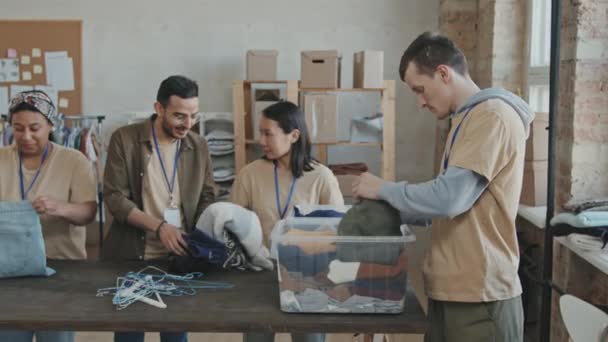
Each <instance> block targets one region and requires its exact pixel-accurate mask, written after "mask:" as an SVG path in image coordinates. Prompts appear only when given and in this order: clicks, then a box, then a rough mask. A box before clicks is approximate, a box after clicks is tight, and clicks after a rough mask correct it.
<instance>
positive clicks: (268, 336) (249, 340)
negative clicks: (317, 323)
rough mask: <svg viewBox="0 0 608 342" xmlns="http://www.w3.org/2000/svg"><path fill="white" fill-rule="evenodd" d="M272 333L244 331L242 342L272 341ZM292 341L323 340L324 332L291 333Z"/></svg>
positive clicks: (319, 341) (318, 341)
mask: <svg viewBox="0 0 608 342" xmlns="http://www.w3.org/2000/svg"><path fill="white" fill-rule="evenodd" d="M273 341H274V333H267V332H253V333H244V334H243V342H273ZM291 341H292V342H325V334H315V333H306V334H291Z"/></svg>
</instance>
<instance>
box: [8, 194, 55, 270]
mask: <svg viewBox="0 0 608 342" xmlns="http://www.w3.org/2000/svg"><path fill="white" fill-rule="evenodd" d="M53 274H55V270H53V269H52V268H49V267H46V252H45V249H44V240H43V237H42V227H41V226H40V218H39V217H38V214H37V213H36V211H34V208H32V204H31V203H30V202H28V201H21V202H0V278H13V277H24V276H51V275H53Z"/></svg>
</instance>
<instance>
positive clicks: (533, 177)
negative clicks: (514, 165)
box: [519, 160, 548, 207]
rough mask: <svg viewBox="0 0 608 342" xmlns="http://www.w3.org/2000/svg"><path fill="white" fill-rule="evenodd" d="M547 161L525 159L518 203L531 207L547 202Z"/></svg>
mask: <svg viewBox="0 0 608 342" xmlns="http://www.w3.org/2000/svg"><path fill="white" fill-rule="evenodd" d="M547 170H548V161H546V160H541V161H526V162H525V165H524V180H523V184H522V189H521V197H520V200H519V203H521V204H525V205H528V206H531V207H540V206H544V205H546V204H547Z"/></svg>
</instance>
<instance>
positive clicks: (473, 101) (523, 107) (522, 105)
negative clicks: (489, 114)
mask: <svg viewBox="0 0 608 342" xmlns="http://www.w3.org/2000/svg"><path fill="white" fill-rule="evenodd" d="M490 99H501V100H503V101H505V102H506V103H507V104H509V105H510V106H511V107H513V109H515V111H516V112H517V114H518V115H519V118H520V119H521V122H522V123H523V125H524V129H525V130H526V138H528V136H529V135H530V123H531V122H532V120H534V112H533V111H532V109H531V108H530V106H529V105H528V104H527V103H526V102H525V101H524V100H522V99H521V98H520V97H519V96H517V95H515V94H513V93H512V92H510V91H508V90H505V89H503V88H487V89H483V90H480V91H479V92H478V93H477V94H475V95H473V96H471V97H470V98H469V99H468V100H467V102H465V103H464V104H463V105H462V106H461V107H460V108H458V110H456V112H455V113H454V114H457V113H462V112H464V111H467V110H469V109H471V108H473V107H475V106H476V105H478V104H479V103H481V102H484V101H487V100H490Z"/></svg>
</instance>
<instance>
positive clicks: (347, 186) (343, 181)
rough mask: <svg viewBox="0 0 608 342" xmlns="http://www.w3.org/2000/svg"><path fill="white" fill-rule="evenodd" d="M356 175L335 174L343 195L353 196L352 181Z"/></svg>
mask: <svg viewBox="0 0 608 342" xmlns="http://www.w3.org/2000/svg"><path fill="white" fill-rule="evenodd" d="M357 177H358V176H355V175H337V176H336V178H337V179H338V185H340V191H341V192H342V196H343V197H353V182H354V181H355V179H356V178H357Z"/></svg>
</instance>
